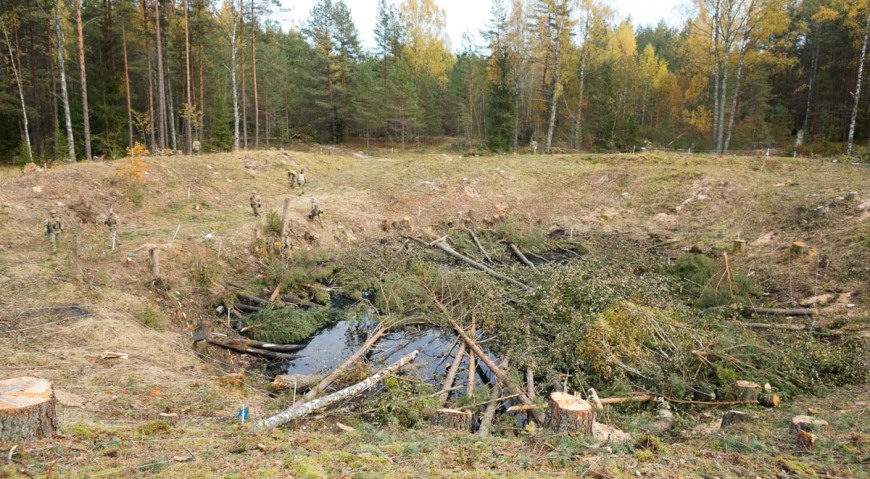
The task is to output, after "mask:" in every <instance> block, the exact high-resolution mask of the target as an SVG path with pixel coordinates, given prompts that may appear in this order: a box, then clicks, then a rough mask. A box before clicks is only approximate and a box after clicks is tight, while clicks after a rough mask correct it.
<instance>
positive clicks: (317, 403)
mask: <svg viewBox="0 0 870 479" xmlns="http://www.w3.org/2000/svg"><path fill="white" fill-rule="evenodd" d="M418 354H420V352H419V351H417V350H414V351H413V352H412V353H411V354H409V355H407V356H404V357H402V358H401V359H399V360H398V361H396V362H395V363H393V364H392V365H390V366H389V367H387V368H385V369H382V370H381V371H379V372H378V373H376V374H375V375H373V376H369V377H368V378H367V379H365V380H363V381H361V382H358V383H356V384H354V385H353V386H350V387H348V388H345V389H342V390H341V391H336V392H334V393H332V394H330V395H328V396H323V397H322V398H318V399H315V400H313V401H308V402H306V403H300V404H295V405H293V406H291V407H289V408H287V409H285V410H284V411H282V412H280V413H278V414H276V415H274V416H272V417H270V418H266V419H263V420H262V421H258V422H257V423H256V428H257V429H271V428H275V427H278V426H281V425H284V424H287V423H288V422H290V421H292V420H294V419H299V418H301V417H305V416H307V415H308V414H311V413H312V412H314V411H317V410H318V409H323V408H325V407H327V406H329V405H330V404H333V403H336V402H338V401H341V400H342V399H346V398H349V397H353V396H356V395H358V394H361V393H363V392H364V391H366V390H368V389H369V388H371V387H372V386H374V385H375V384H377V383H378V382H379V381H380V380H381V379H383V378H384V377H385V376H387V375H389V374H392V373H394V372H396V371H398V370H399V369H401V368H403V367H405V365H407V364H408V363H410V362H411V361H413V360H414V359H415V358H416V357H417V355H418Z"/></svg>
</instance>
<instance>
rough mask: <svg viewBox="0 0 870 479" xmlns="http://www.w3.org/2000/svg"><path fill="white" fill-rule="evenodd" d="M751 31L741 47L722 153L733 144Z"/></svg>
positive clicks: (744, 38) (746, 35)
mask: <svg viewBox="0 0 870 479" xmlns="http://www.w3.org/2000/svg"><path fill="white" fill-rule="evenodd" d="M748 37H749V32H747V33H746V34H745V36H744V37H743V45H742V46H741V47H740V55H739V57H738V60H737V76H735V77H734V93H733V94H732V96H731V112H730V113H729V114H728V131H727V133H726V134H725V144H724V145H722V153H724V152H726V151H728V145H729V144H731V133H732V132H733V131H734V118H735V117H736V116H737V101H738V99H739V98H740V80H742V79H743V66H744V63H745V61H746V48H747V44H746V43H747V41H748Z"/></svg>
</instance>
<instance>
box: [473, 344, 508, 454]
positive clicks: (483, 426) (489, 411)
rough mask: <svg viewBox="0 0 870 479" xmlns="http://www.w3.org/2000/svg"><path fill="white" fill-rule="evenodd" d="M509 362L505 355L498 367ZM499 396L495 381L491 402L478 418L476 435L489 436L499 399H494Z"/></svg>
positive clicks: (505, 366)
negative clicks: (478, 424)
mask: <svg viewBox="0 0 870 479" xmlns="http://www.w3.org/2000/svg"><path fill="white" fill-rule="evenodd" d="M509 363H510V358H507V357H506V358H504V360H503V361H502V362H501V364H500V365H499V367H500V368H503V369H507V367H508V364H509ZM499 396H501V384H499V383H495V385H494V386H493V387H492V392H491V393H490V395H489V398H490V401H491V402H490V403H489V404H487V406H486V410H484V411H483V416H482V417H481V418H480V428H479V429H478V430H477V435H478V436H480V437H486V436H489V428H490V427H492V421H493V420H494V419H495V411H496V410H497V409H498V403H499V401H497V400H496V399H498V398H499Z"/></svg>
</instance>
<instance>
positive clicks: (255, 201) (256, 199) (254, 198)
mask: <svg viewBox="0 0 870 479" xmlns="http://www.w3.org/2000/svg"><path fill="white" fill-rule="evenodd" d="M262 207H263V199H262V198H260V195H258V194H257V192H256V191H252V192H251V209H252V210H254V216H256V217H258V218H259V217H260V208H262Z"/></svg>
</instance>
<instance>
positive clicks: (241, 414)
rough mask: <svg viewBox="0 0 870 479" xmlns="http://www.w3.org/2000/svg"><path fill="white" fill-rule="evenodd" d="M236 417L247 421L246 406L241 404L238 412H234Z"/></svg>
mask: <svg viewBox="0 0 870 479" xmlns="http://www.w3.org/2000/svg"><path fill="white" fill-rule="evenodd" d="M236 417H237V418H239V419H241V420H242V422H245V421H247V420H248V407H247V406H242V408H241V409H239V413H238V414H236Z"/></svg>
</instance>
